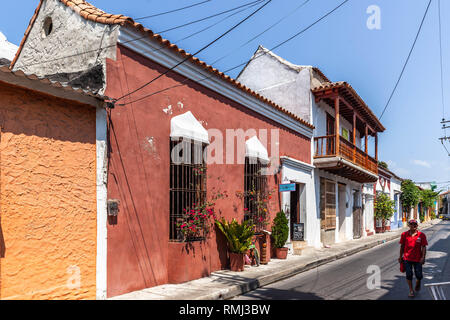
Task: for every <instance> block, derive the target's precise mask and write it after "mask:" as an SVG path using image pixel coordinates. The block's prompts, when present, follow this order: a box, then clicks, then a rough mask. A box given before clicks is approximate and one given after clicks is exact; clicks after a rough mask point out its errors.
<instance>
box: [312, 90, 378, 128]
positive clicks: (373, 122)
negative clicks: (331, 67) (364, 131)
mask: <svg viewBox="0 0 450 320" xmlns="http://www.w3.org/2000/svg"><path fill="white" fill-rule="evenodd" d="M311 91H312V93H313V94H314V96H315V98H316V102H319V101H321V100H323V101H325V103H327V104H328V105H329V106H331V107H332V108H334V99H335V98H338V97H339V98H340V99H341V104H342V105H343V107H342V109H341V110H340V113H341V115H342V116H343V117H344V118H347V119H348V120H349V121H350V123H351V122H352V121H351V120H350V119H351V117H352V116H353V113H356V116H357V118H359V121H360V123H363V124H367V126H368V127H369V129H370V131H371V133H372V134H375V133H377V132H384V131H385V130H386V128H385V127H384V126H383V125H382V124H381V122H380V120H379V119H378V118H377V116H375V114H374V113H373V112H372V110H371V109H370V108H369V107H368V106H367V104H366V103H365V102H364V100H363V99H362V98H361V97H360V96H359V95H358V93H356V91H355V89H353V88H352V86H351V85H350V84H348V83H347V82H332V83H331V82H330V83H325V84H323V85H321V86H319V87H315V88H313V89H312V90H311Z"/></svg>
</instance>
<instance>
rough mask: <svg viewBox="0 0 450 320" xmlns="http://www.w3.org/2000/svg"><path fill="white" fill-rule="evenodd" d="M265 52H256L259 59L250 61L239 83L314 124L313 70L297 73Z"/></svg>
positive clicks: (240, 76) (305, 69)
mask: <svg viewBox="0 0 450 320" xmlns="http://www.w3.org/2000/svg"><path fill="white" fill-rule="evenodd" d="M264 52H265V51H263V50H262V49H261V48H260V49H259V50H258V51H257V52H256V53H255V55H254V57H257V58H255V59H253V60H251V61H250V62H249V64H248V65H247V66H246V67H245V68H244V70H243V71H242V73H241V74H240V75H239V76H238V78H237V80H238V81H239V82H241V83H242V84H244V85H245V86H247V87H249V88H250V89H252V90H254V91H256V92H258V93H259V94H261V95H263V96H264V97H266V98H268V99H270V100H272V101H274V102H275V103H277V104H278V105H280V106H282V107H283V108H284V109H286V110H288V111H290V112H292V113H293V114H295V115H297V116H299V117H300V118H302V119H303V120H305V121H307V122H310V121H311V117H310V110H311V95H310V92H311V70H310V69H309V68H304V69H302V70H300V69H298V70H294V69H293V68H291V67H289V66H288V65H286V64H285V63H282V62H281V61H279V60H278V59H277V58H275V57H273V56H272V55H270V53H267V54H264Z"/></svg>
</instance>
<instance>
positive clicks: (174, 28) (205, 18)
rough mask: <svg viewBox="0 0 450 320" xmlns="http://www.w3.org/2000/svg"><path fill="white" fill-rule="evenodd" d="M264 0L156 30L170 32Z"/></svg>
mask: <svg viewBox="0 0 450 320" xmlns="http://www.w3.org/2000/svg"><path fill="white" fill-rule="evenodd" d="M263 1H265V0H256V1H253V2H249V3H246V4H243V5H240V6H238V7H234V8H231V9H228V10H225V11H222V12H219V13H216V14H213V15H211V16H207V17H204V18H201V19H198V20H194V21H191V22H188V23H185V24H182V25H179V26H176V27H172V28H169V29H166V30H161V31H158V32H156V33H158V34H160V33H166V32H169V31H173V30H176V29H180V28H184V27H187V26H190V25H192V24H195V23H198V22H202V21H205V20H209V19H212V18H215V17H218V16H221V15H223V14H225V13H228V12H231V11H235V10H238V9H240V8H242V7H246V6H249V5H252V4H255V3H261V2H263Z"/></svg>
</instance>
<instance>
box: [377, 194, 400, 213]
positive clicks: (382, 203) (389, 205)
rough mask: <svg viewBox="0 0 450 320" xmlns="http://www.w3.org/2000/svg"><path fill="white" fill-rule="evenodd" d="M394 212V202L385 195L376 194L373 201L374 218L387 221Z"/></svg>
mask: <svg viewBox="0 0 450 320" xmlns="http://www.w3.org/2000/svg"><path fill="white" fill-rule="evenodd" d="M394 212H395V201H394V200H391V199H390V198H389V196H388V195H387V194H385V193H382V192H380V193H378V194H377V199H376V200H375V218H377V219H384V220H389V219H390V218H391V217H392V215H393V214H394Z"/></svg>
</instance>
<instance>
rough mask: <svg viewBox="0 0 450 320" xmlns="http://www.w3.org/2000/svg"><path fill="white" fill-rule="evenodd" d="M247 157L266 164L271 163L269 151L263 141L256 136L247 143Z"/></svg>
mask: <svg viewBox="0 0 450 320" xmlns="http://www.w3.org/2000/svg"><path fill="white" fill-rule="evenodd" d="M245 156H246V157H249V158H256V159H258V160H259V161H261V162H262V163H264V164H267V163H269V162H270V159H269V156H268V153H267V149H266V147H264V145H263V144H262V143H261V141H259V139H258V137H257V136H254V137H253V138H250V139H248V140H247V141H246V142H245Z"/></svg>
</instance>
